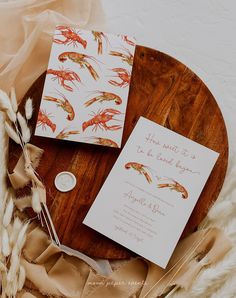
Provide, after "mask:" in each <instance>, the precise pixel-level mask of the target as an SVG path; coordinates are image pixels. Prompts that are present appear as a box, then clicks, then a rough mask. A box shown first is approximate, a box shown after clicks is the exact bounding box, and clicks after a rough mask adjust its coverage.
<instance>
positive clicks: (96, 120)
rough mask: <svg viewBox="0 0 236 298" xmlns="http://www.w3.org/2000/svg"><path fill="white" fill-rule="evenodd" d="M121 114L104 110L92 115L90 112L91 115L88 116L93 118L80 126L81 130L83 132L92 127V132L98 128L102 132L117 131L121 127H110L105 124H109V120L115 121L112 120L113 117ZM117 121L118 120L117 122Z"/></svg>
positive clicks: (116, 111) (112, 110)
mask: <svg viewBox="0 0 236 298" xmlns="http://www.w3.org/2000/svg"><path fill="white" fill-rule="evenodd" d="M120 114H121V112H120V111H118V110H115V109H105V110H101V111H98V113H97V114H96V113H94V112H92V114H90V116H93V118H91V119H90V120H88V121H86V122H84V123H83V124H82V129H83V131H85V129H86V128H88V127H89V126H93V125H94V127H93V129H92V130H95V131H97V129H98V127H99V128H100V129H102V130H104V129H105V130H118V129H121V128H122V126H121V125H112V126H108V125H107V122H109V121H110V120H117V119H114V118H113V117H114V115H120ZM117 121H119V120H117Z"/></svg>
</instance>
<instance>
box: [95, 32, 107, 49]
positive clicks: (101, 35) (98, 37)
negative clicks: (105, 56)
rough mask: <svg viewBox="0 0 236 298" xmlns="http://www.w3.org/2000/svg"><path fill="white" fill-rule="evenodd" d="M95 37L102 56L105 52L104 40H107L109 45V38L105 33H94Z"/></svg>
mask: <svg viewBox="0 0 236 298" xmlns="http://www.w3.org/2000/svg"><path fill="white" fill-rule="evenodd" d="M92 34H93V36H94V40H95V41H96V42H97V43H98V55H99V54H102V51H103V45H102V44H103V38H104V39H105V41H106V43H108V38H107V36H106V35H105V34H104V33H103V32H98V31H92Z"/></svg>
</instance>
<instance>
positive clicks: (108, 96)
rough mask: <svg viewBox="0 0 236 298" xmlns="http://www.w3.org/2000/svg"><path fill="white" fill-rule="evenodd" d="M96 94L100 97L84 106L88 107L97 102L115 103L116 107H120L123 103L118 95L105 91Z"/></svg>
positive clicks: (94, 98)
mask: <svg viewBox="0 0 236 298" xmlns="http://www.w3.org/2000/svg"><path fill="white" fill-rule="evenodd" d="M96 93H99V95H97V96H96V97H93V98H92V99H90V100H88V101H87V102H85V104H84V105H85V106H86V107H88V106H90V105H92V104H93V103H95V102H100V103H102V102H104V101H105V102H107V101H114V102H115V104H116V105H120V104H121V103H122V99H121V98H120V96H118V95H117V94H114V93H110V92H104V91H96Z"/></svg>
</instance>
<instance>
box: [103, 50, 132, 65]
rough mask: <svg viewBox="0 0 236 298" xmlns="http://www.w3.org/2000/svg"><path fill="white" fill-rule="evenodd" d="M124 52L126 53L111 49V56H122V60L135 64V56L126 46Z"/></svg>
mask: <svg viewBox="0 0 236 298" xmlns="http://www.w3.org/2000/svg"><path fill="white" fill-rule="evenodd" d="M124 52H125V53H122V52H116V51H110V53H109V54H110V55H111V56H116V57H121V60H122V61H123V62H126V63H128V64H129V65H131V66H132V65H133V62H134V56H133V55H132V54H131V53H130V51H129V50H128V49H125V48H124Z"/></svg>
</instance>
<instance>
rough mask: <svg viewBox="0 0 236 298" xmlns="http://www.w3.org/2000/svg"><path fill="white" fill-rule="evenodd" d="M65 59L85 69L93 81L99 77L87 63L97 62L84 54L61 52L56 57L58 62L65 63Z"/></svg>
mask: <svg viewBox="0 0 236 298" xmlns="http://www.w3.org/2000/svg"><path fill="white" fill-rule="evenodd" d="M67 59H69V60H71V61H73V62H75V63H78V64H79V65H80V67H81V68H84V67H86V68H87V70H88V71H89V73H90V74H91V76H92V77H93V78H94V80H98V79H99V75H98V74H97V72H96V71H95V69H94V68H93V67H92V65H91V64H90V63H89V62H88V59H90V60H92V61H94V62H97V60H96V59H95V58H94V57H93V56H88V55H86V54H80V53H76V52H63V53H61V54H60V55H59V56H58V60H59V61H60V62H65V61H66V60H67Z"/></svg>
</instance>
